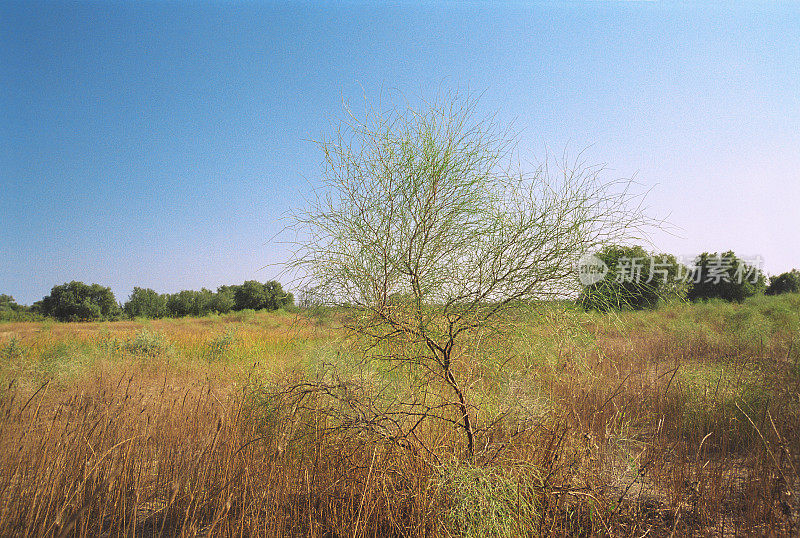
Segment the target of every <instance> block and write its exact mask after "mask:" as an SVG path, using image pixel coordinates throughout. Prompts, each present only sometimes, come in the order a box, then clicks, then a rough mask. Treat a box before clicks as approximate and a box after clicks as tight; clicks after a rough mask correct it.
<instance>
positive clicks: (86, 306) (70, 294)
mask: <svg viewBox="0 0 800 538" xmlns="http://www.w3.org/2000/svg"><path fill="white" fill-rule="evenodd" d="M37 308H38V309H39V310H40V311H41V313H42V314H44V315H46V316H52V317H54V318H56V319H58V320H60V321H91V320H101V319H113V318H115V317H117V316H118V315H119V313H120V308H119V304H118V303H117V301H116V299H115V298H114V293H112V291H111V288H106V287H103V286H101V285H99V284H92V285H91V286H90V285H87V284H84V283H83V282H78V281H75V280H73V281H72V282H69V283H65V284H62V285H60V286H54V287H53V289H52V290H51V291H50V295H48V296H47V297H45V298H43V299H42V301H41V303H39V304H38V305H37Z"/></svg>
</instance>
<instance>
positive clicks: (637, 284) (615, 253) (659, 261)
mask: <svg viewBox="0 0 800 538" xmlns="http://www.w3.org/2000/svg"><path fill="white" fill-rule="evenodd" d="M595 257H596V258H597V259H599V260H600V261H602V262H603V263H604V264H605V265H606V267H607V268H608V272H607V273H606V274H605V276H604V278H603V279H602V280H600V281H599V282H595V283H593V284H590V285H588V286H587V287H586V288H585V289H584V290H583V292H582V293H581V295H580V296H579V298H578V303H579V304H580V305H582V306H583V307H584V308H587V309H594V310H610V309H612V308H624V309H633V310H640V309H643V308H652V307H654V306H656V304H657V303H658V301H659V300H662V299H667V298H670V299H675V298H684V297H685V296H686V286H685V283H684V282H682V281H680V279H679V276H680V274H681V266H680V264H678V261H677V260H676V259H675V257H674V256H672V255H669V254H658V255H655V254H650V253H648V252H647V251H645V250H644V249H643V248H642V247H640V246H633V247H626V246H619V245H614V246H609V247H606V248H604V249H603V250H601V251H600V252H598V253H597V254H595Z"/></svg>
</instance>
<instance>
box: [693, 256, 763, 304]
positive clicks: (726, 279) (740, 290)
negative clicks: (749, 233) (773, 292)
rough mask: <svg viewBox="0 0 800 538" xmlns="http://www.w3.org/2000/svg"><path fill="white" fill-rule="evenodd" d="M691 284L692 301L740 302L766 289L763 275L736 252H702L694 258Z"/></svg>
mask: <svg viewBox="0 0 800 538" xmlns="http://www.w3.org/2000/svg"><path fill="white" fill-rule="evenodd" d="M692 277H693V278H692V284H691V287H690V288H689V293H688V298H689V300H691V301H697V300H707V299H714V298H718V299H723V300H725V301H735V302H738V303H741V302H742V301H744V300H745V299H746V298H748V297H751V296H753V295H755V294H756V293H759V292H763V291H764V288H765V283H766V278H765V277H764V274H763V273H762V272H761V271H760V270H759V269H758V268H757V267H754V266H752V265H749V264H747V263H746V262H745V261H744V260H742V259H740V258H738V257H737V256H736V254H734V253H733V251H730V250H729V251H727V252H723V253H722V254H717V253H716V252H715V253H714V254H709V253H708V252H704V253H702V254H701V255H700V256H698V257H697V259H696V260H695V269H694V273H693V275H692Z"/></svg>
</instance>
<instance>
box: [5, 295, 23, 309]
mask: <svg viewBox="0 0 800 538" xmlns="http://www.w3.org/2000/svg"><path fill="white" fill-rule="evenodd" d="M22 310H25V307H24V306H22V305H18V304H17V302H16V301H15V300H14V298H13V297H12V296H11V295H6V294H2V293H0V312H20V311H22Z"/></svg>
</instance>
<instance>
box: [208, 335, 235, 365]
mask: <svg viewBox="0 0 800 538" xmlns="http://www.w3.org/2000/svg"><path fill="white" fill-rule="evenodd" d="M236 340H237V338H236V330H235V329H233V328H231V327H229V328H228V329H226V330H225V331H224V332H223V333H221V334H218V335H217V336H215V337H214V338H212V339H211V341H210V342H209V343H208V357H209V359H210V360H220V359H224V358H226V357H228V354H229V353H230V352H231V350H232V349H233V346H234V345H235V344H236Z"/></svg>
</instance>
